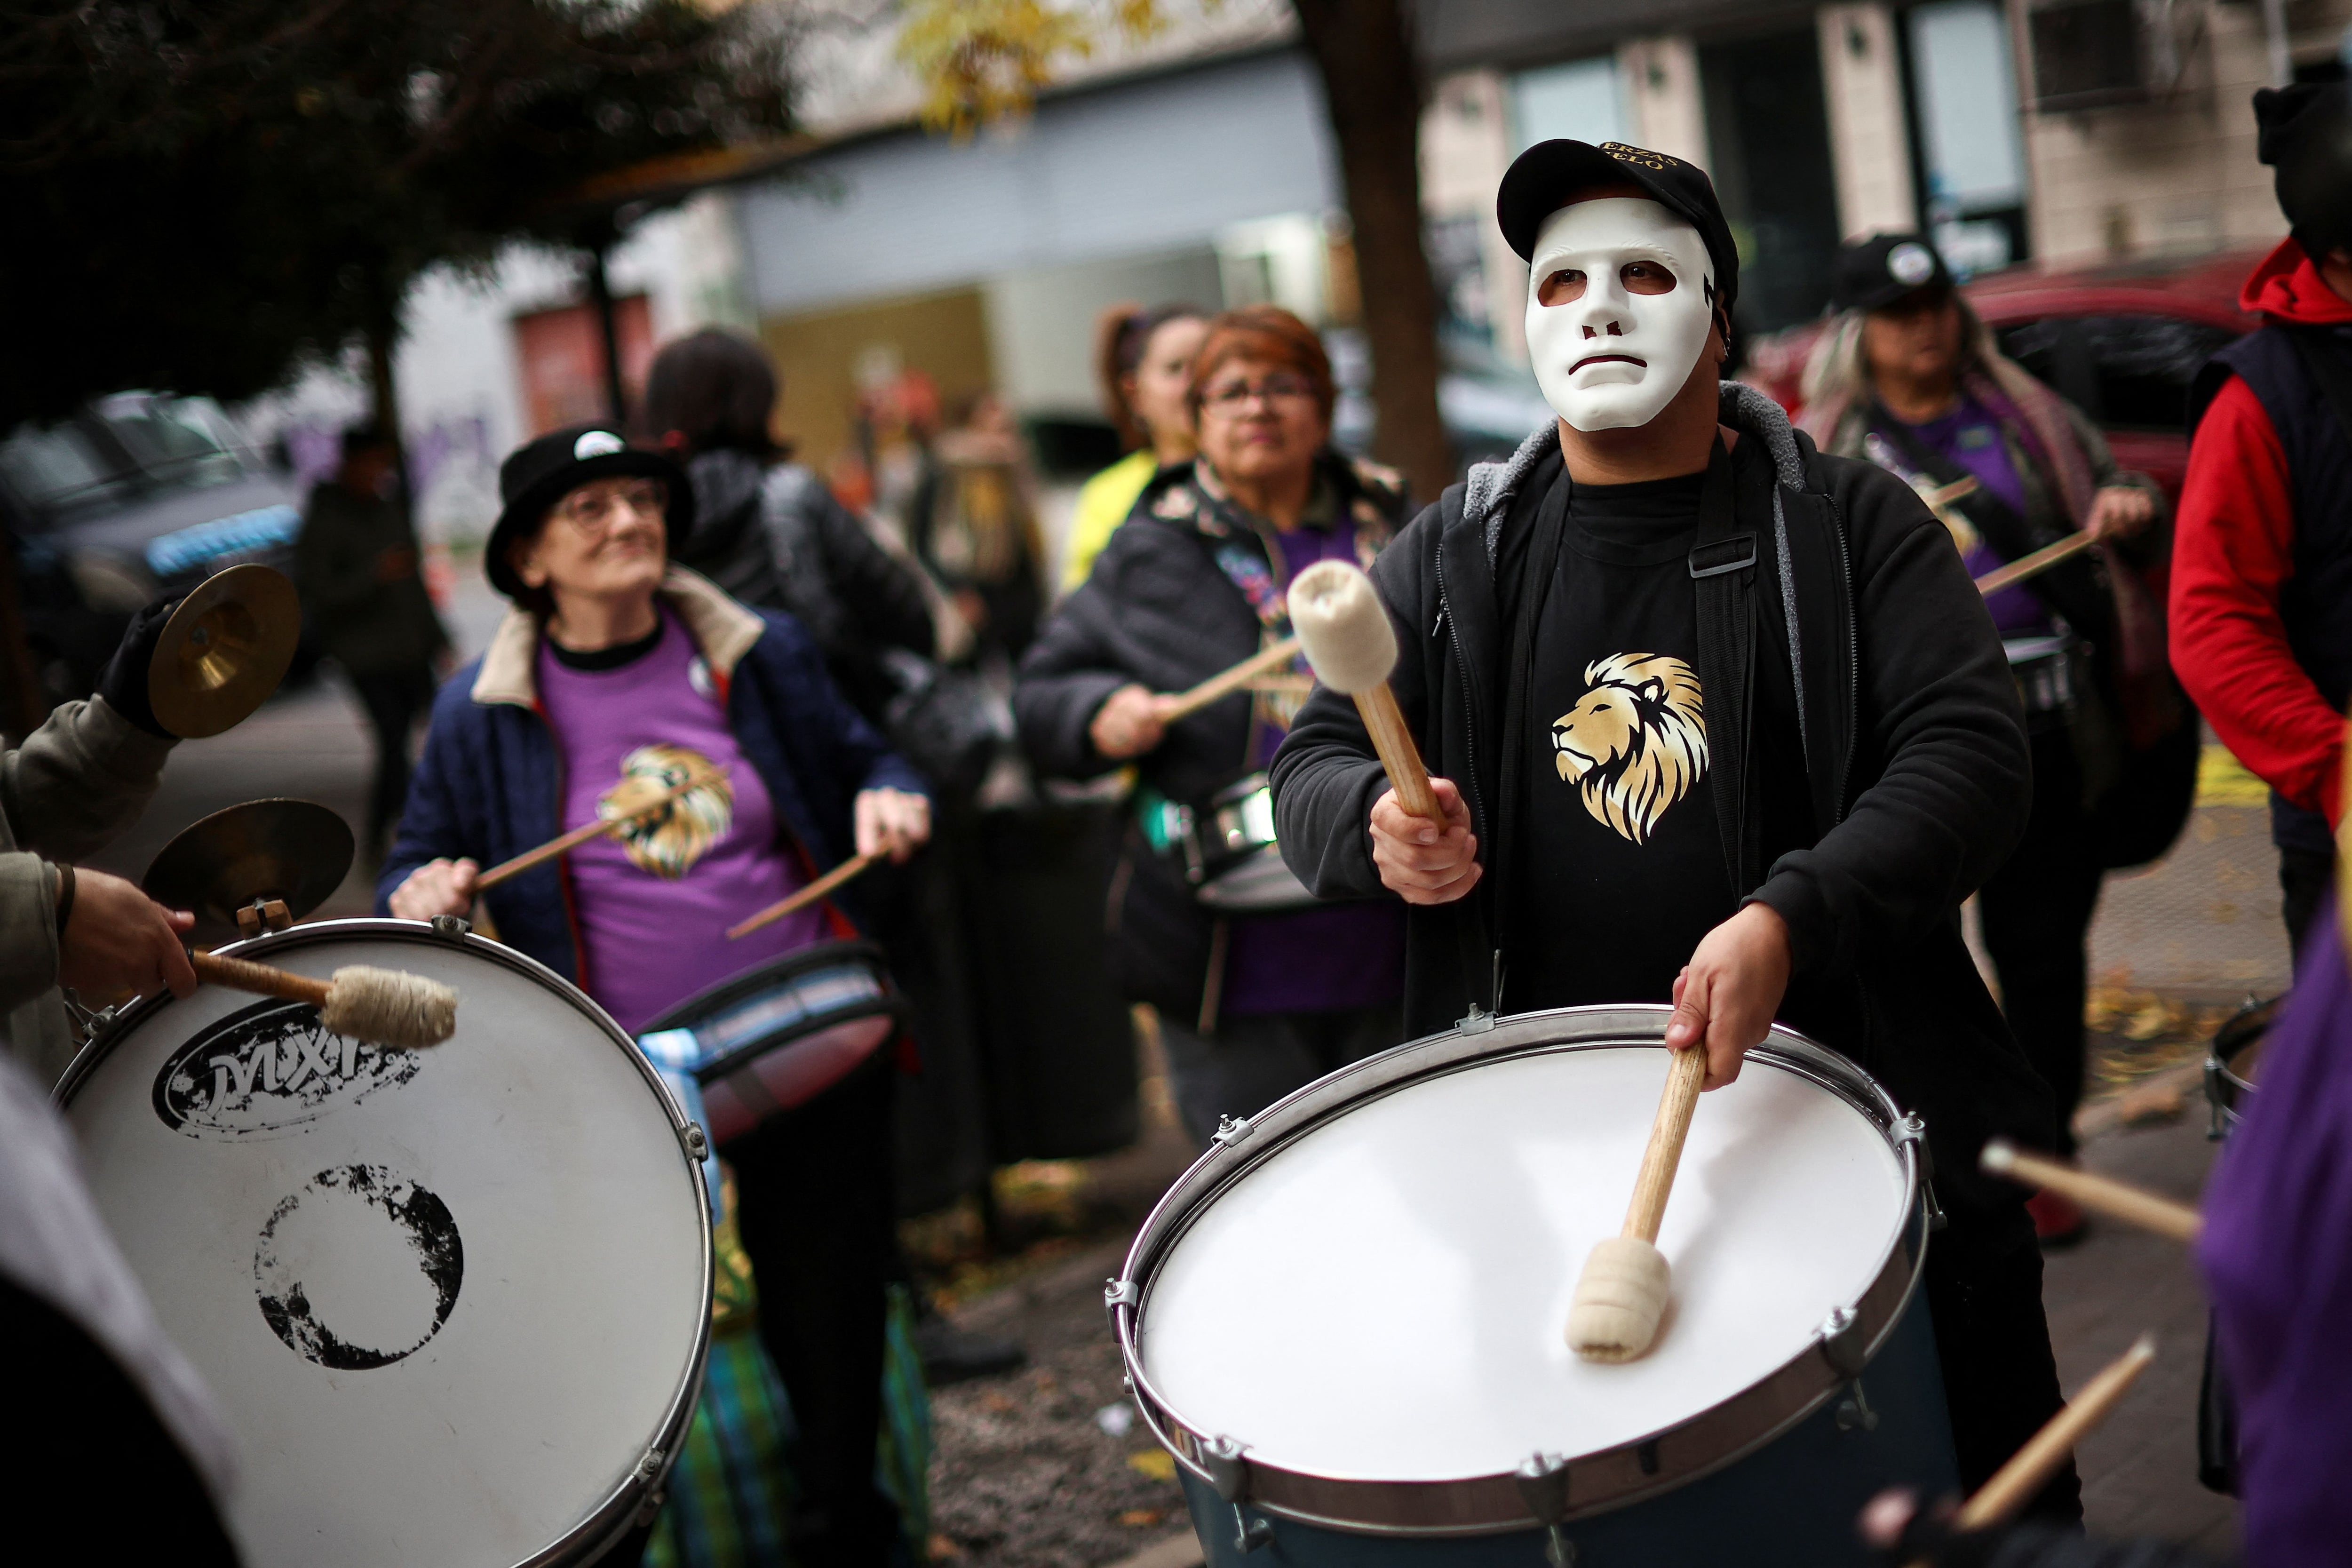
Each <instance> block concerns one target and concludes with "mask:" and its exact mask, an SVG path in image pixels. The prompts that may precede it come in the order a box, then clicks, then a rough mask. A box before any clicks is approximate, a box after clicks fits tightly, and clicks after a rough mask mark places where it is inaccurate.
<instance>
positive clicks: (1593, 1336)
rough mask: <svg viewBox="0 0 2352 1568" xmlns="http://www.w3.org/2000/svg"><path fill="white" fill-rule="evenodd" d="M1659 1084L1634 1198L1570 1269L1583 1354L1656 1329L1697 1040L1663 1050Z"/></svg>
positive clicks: (1625, 1357) (1622, 1347) (1607, 1356)
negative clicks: (1663, 1244)
mask: <svg viewBox="0 0 2352 1568" xmlns="http://www.w3.org/2000/svg"><path fill="white" fill-rule="evenodd" d="M1668 1058H1669V1059H1668V1060H1667V1062H1666V1087H1665V1089H1664V1091H1663V1092H1662V1093H1661V1094H1660V1095H1659V1096H1658V1116H1657V1120H1656V1121H1653V1122H1652V1123H1651V1124H1650V1143H1649V1147H1648V1148H1646V1149H1644V1150H1643V1152H1642V1170H1641V1173H1640V1174H1639V1175H1637V1176H1635V1177H1634V1178H1633V1202H1631V1203H1629V1204H1627V1205H1625V1228H1624V1229H1623V1230H1622V1231H1620V1232H1619V1233H1618V1234H1617V1235H1615V1236H1612V1237H1609V1238H1608V1239H1607V1240H1605V1241H1602V1242H1600V1243H1597V1244H1596V1245H1595V1246H1594V1247H1593V1248H1592V1254H1591V1257H1589V1258H1586V1259H1585V1260H1584V1272H1583V1273H1582V1274H1580V1275H1578V1276H1577V1279H1576V1298H1575V1300H1574V1302H1573V1303H1572V1304H1571V1305H1570V1307H1569V1310H1568V1343H1569V1348H1570V1349H1571V1350H1573V1351H1574V1352H1576V1353H1577V1354H1578V1355H1580V1356H1582V1357H1583V1358H1584V1359H1585V1360H1587V1361H1604V1362H1624V1361H1633V1360H1635V1359H1637V1358H1639V1357H1640V1356H1641V1355H1642V1354H1643V1352H1646V1351H1647V1350H1648V1349H1649V1348H1650V1344H1651V1342H1652V1341H1654V1340H1655V1339H1656V1338H1657V1336H1658V1322H1659V1320H1660V1319H1662V1318H1664V1316H1665V1311H1666V1296H1667V1292H1668V1290H1669V1289H1671V1286H1672V1275H1671V1272H1670V1270H1669V1269H1668V1268H1667V1267H1666V1255H1665V1254H1664V1253H1663V1252H1660V1251H1659V1250H1658V1226H1660V1224H1662V1223H1663V1222H1664V1219H1665V1217H1666V1198H1667V1196H1668V1195H1669V1194H1672V1193H1673V1191H1674V1186H1675V1167H1676V1166H1677V1165H1679V1164H1681V1163H1682V1158H1683V1141H1684V1140H1685V1138H1686V1137H1688V1136H1689V1134H1690V1124H1691V1112H1692V1111H1694V1110H1696V1109H1697V1108H1698V1091H1699V1086H1700V1085H1701V1084H1703V1083H1705V1082H1706V1045H1705V1044H1704V1043H1701V1044H1698V1045H1695V1046H1691V1047H1686V1048H1685V1049H1683V1050H1678V1051H1672V1052H1669V1053H1668Z"/></svg>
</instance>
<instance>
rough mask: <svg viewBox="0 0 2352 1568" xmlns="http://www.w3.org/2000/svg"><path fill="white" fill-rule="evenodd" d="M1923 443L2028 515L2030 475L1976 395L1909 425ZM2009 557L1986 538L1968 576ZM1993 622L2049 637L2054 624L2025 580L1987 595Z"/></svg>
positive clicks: (1972, 555) (2003, 630)
mask: <svg viewBox="0 0 2352 1568" xmlns="http://www.w3.org/2000/svg"><path fill="white" fill-rule="evenodd" d="M1910 430H1911V434H1912V435H1913V436H1915V437H1918V440H1919V443H1920V445H1922V446H1924V447H1927V448H1928V449H1929V450H1931V451H1934V452H1937V453H1940V454H1941V455H1942V456H1943V457H1945V458H1948V459H1949V460H1950V461H1952V462H1954V463H1957V464H1958V465H1959V466H1960V467H1961V468H1966V469H1967V470H1968V471H1969V473H1971V474H1974V475H1975V476H1976V479H1977V483H1979V485H1982V486H1983V487H1984V488H1985V490H1986V492H1987V493H1988V494H1990V495H1991V496H1992V497H1993V498H1994V499H1996V500H1999V501H2000V502H2001V504H2003V505H2004V506H2006V507H2008V508H2009V509H2010V510H2011V511H2013V512H2016V513H2017V514H2018V515H2019V516H2023V515H2024V514H2025V480H2024V479H2022V478H2021V476H2020V475H2019V474H2018V471H2017V466H2016V465H2015V464H2014V463H2012V462H2011V461H2010V458H2009V443H2008V442H2006V441H2004V440H2002V439H2001V437H2000V421H1999V420H1997V419H1995V418H1994V417H1993V416H1992V415H1991V414H1990V412H1989V411H1988V410H1987V409H1986V408H1985V406H1984V405H1983V404H1981V403H1979V402H1978V401H1977V400H1976V399H1975V398H1973V397H1969V396H1967V395H1962V396H1961V398H1960V405H1959V406H1958V408H1955V409H1953V410H1952V411H1951V412H1950V413H1949V414H1947V415H1945V416H1943V417H1942V418H1940V419H1930V420H1928V421H1927V423H1926V424H1924V425H1914V426H1910ZM2006 560H2007V557H2005V556H2003V555H2001V554H2000V553H1999V552H1997V551H1995V550H1994V549H1993V548H1992V546H1990V545H1989V544H1987V543H1986V542H1984V541H1983V540H1981V539H1979V540H1978V541H1977V543H1976V548H1974V549H1973V550H1970V551H1969V553H1968V567H1969V576H1971V577H1981V576H1983V575H1984V574H1986V573H1988V572H1990V571H1992V570H1994V569H1995V568H1996V567H1999V566H2000V565H2002V564H2003V563H2005V562H2006ZM1985 608H1986V609H1987V610H1989V611H1990V612H1991V613H1992V624H1993V625H1994V626H1998V627H1999V628H2000V635H2001V636H2003V637H2047V636H2049V635H2050V634H2051V633H2052V632H2053V630H2055V629H2056V628H2054V627H2053V626H2051V624H2050V612H2049V611H2048V610H2046V609H2044V608H2043V607H2042V601H2041V600H2040V599H2037V598H2035V597H2034V596H2033V594H2032V590H2031V589H2028V588H2026V587H2024V586H2022V585H2019V586H2017V587H2011V588H2003V589H2002V590H2001V591H2000V593H1998V594H1994V595H1991V596H1990V597H1989V598H1987V599H1986V600H1985Z"/></svg>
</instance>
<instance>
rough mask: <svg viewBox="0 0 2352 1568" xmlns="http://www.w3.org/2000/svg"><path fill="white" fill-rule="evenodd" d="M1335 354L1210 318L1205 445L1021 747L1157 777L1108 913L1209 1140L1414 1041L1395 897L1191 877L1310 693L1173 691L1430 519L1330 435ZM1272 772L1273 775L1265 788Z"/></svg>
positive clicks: (1259, 311)
mask: <svg viewBox="0 0 2352 1568" xmlns="http://www.w3.org/2000/svg"><path fill="white" fill-rule="evenodd" d="M1332 401H1333V388H1332V380H1331V364H1330V361H1329V359H1328V357H1326V355H1325V353H1324V350H1323V345H1322V343H1321V342H1320V341H1319V340H1318V338H1317V337H1316V335H1315V332H1314V330H1313V329H1312V328H1310V327H1308V326H1307V324H1306V323H1305V322H1303V321H1300V320H1298V318H1297V317H1296V316H1294V315H1292V314H1291V313H1290V312H1289V311H1287V310H1279V309H1276V308H1275V307H1272V306H1259V307H1255V308H1253V309H1250V310H1238V311H1233V312H1230V313H1228V314H1225V315H1223V316H1220V317H1218V318H1217V319H1216V320H1215V321H1213V322H1211V323H1210V325H1209V328H1208V331H1207V334H1206V337H1205V339H1204V341H1203V342H1202V346H1201V349H1200V351H1199V354H1198V356H1197V358H1196V359H1195V360H1194V361H1193V365H1192V386H1191V389H1190V392H1189V394H1188V402H1189V405H1190V407H1191V409H1192V414H1193V416H1194V418H1195V420H1196V428H1197V429H1198V431H1199V434H1200V444H1201V449H1200V454H1199V456H1198V457H1196V458H1192V460H1191V461H1188V462H1182V463H1178V464H1176V465H1174V466H1173V467H1171V468H1164V469H1162V470H1160V473H1159V474H1158V475H1157V476H1156V477H1155V478H1154V479H1152V481H1151V483H1150V486H1149V487H1148V488H1146V489H1145V490H1144V492H1143V494H1142V496H1141V498H1140V499H1139V500H1138V501H1137V503H1136V506H1135V510H1134V511H1133V514H1132V516H1131V517H1130V519H1129V521H1128V522H1127V523H1126V524H1125V525H1123V526H1122V527H1120V528H1119V529H1118V531H1117V532H1115V533H1113V534H1112V535H1111V537H1110V542H1109V543H1108V545H1107V546H1106V547H1105V548H1104V550H1103V552H1102V555H1101V557H1100V558H1099V559H1098V560H1097V563H1096V564H1095V569H1094V571H1093V572H1092V573H1091V574H1089V575H1088V577H1087V580H1086V582H1085V584H1083V585H1082V586H1080V587H1079V588H1078V590H1077V591H1076V593H1074V594H1072V595H1070V596H1069V597H1068V598H1067V599H1066V600H1065V601H1063V604H1062V605H1061V608H1060V609H1059V610H1058V611H1056V612H1055V616H1054V617H1053V619H1052V620H1051V621H1050V622H1049V623H1048V624H1047V625H1046V626H1045V630H1044V631H1043V633H1042V634H1041V635H1040V636H1039V637H1038V640H1037V642H1036V645H1035V646H1034V647H1032V648H1031V649H1030V651H1029V654H1028V657H1027V658H1024V660H1023V661H1022V668H1021V684H1020V687H1019V689H1018V690H1017V692H1016V694H1015V697H1014V710H1015V713H1016V716H1017V717H1018V719H1019V721H1020V726H1021V734H1022V739H1023V741H1024V742H1025V743H1026V745H1027V746H1028V748H1029V752H1030V754H1031V755H1032V756H1033V757H1034V759H1036V761H1037V763H1038V765H1039V766H1040V767H1041V768H1043V769H1044V770H1045V771H1046V772H1049V773H1058V774H1062V775H1065V776H1068V777H1074V778H1086V777H1091V776H1094V775H1097V774H1100V773H1107V772H1108V771H1110V770H1111V769H1113V768H1115V767H1118V765H1120V764H1121V763H1127V762H1130V761H1132V762H1133V763H1136V765H1137V766H1138V768H1139V771H1140V773H1141V777H1142V787H1141V788H1140V789H1139V791H1138V793H1137V796H1136V805H1137V816H1138V822H1137V825H1136V826H1135V827H1133V828H1132V829H1130V830H1129V833H1128V835H1127V841H1126V845H1125V847H1124V851H1123V864H1122V867H1121V870H1120V874H1119V876H1118V879H1116V880H1115V882H1114V884H1113V885H1114V887H1116V888H1118V889H1121V892H1120V893H1119V895H1118V901H1117V903H1116V904H1115V906H1114V908H1113V909H1112V910H1111V920H1112V922H1113V925H1114V928H1115V939H1114V940H1115V942H1116V952H1117V960H1118V966H1119V969H1120V973H1121V978H1122V980H1123V981H1124V983H1125V984H1126V986H1127V988H1128V991H1129V995H1130V996H1131V997H1132V998H1133V999H1134V1000H1137V1001H1140V1002H1149V1003H1151V1004H1152V1005H1154V1006H1155V1007H1157V1008H1158V1009H1159V1012H1160V1037H1161V1040H1162V1042H1163V1045H1164V1047H1165V1049H1166V1052H1167V1057H1168V1068H1169V1072H1170V1075H1171V1079H1173V1082H1174V1089H1175V1097H1176V1103H1177V1109H1178V1110H1179V1112H1180V1113H1181V1116H1182V1118H1183V1121H1184V1125H1185V1127H1186V1129H1187V1130H1188V1131H1190V1132H1191V1133H1192V1137H1193V1139H1194V1141H1195V1142H1202V1143H1205V1142H1207V1141H1208V1139H1209V1137H1210V1135H1211V1134H1212V1133H1213V1132H1214V1131H1216V1127H1217V1121H1218V1118H1219V1117H1220V1116H1221V1115H1226V1114H1231V1115H1234V1116H1247V1115H1253V1114H1255V1112H1257V1111H1258V1110H1262V1109H1264V1108H1265V1106H1266V1105H1267V1104H1269V1103H1271V1102H1272V1101H1273V1100H1277V1099H1279V1098H1281V1097H1282V1096H1283V1095H1285V1094H1287V1093H1288V1092H1289V1091H1290V1090H1292V1089H1297V1088H1298V1087H1299V1086H1300V1085H1302V1084H1305V1083H1307V1082H1310V1081H1311V1080H1313V1079H1317V1078H1319V1077H1321V1076H1322V1075H1323V1074H1324V1073H1327V1072H1328V1071H1330V1070H1332V1069H1333V1068H1337V1067H1339V1066H1341V1065H1343V1064H1344V1063H1347V1062H1350V1061H1354V1060H1356V1059H1357V1058H1360V1057H1365V1056H1369V1055H1370V1054H1371V1053H1372V1052H1374V1051H1378V1050H1381V1049H1384V1048H1386V1047H1390V1046H1392V1045H1395V1044H1396V1043H1397V1041H1398V1039H1399V1037H1400V1029H1401V1022H1400V1017H1401V1016H1400V1013H1399V1001H1400V998H1401V997H1402V985H1403V954H1404V910H1403V908H1402V905H1400V904H1398V903H1396V902H1395V901H1394V900H1381V901H1374V902H1364V903H1338V904H1318V903H1316V902H1315V901H1314V900H1313V899H1312V898H1311V897H1309V896H1308V895H1307V893H1306V892H1305V889H1297V902H1296V903H1295V904H1294V905H1293V906H1292V907H1290V908H1287V909H1286V910H1283V911H1282V912H1276V913H1262V914H1259V913H1223V912H1220V911H1219V910H1217V909H1213V908H1211V907H1209V906H1207V905H1204V904H1202V902H1201V901H1200V900H1198V899H1197V898H1196V897H1195V892H1194V887H1193V885H1192V880H1191V879H1190V877H1189V875H1188V858H1189V853H1191V852H1197V851H1198V850H1200V849H1201V847H1202V846H1201V845H1200V844H1199V843H1198V841H1197V840H1194V841H1193V842H1192V843H1191V844H1190V845H1189V847H1188V844H1187V842H1186V839H1185V835H1184V834H1183V833H1182V832H1181V830H1178V831H1176V832H1173V833H1171V832H1170V831H1169V830H1168V828H1167V826H1166V825H1167V824H1169V823H1170V822H1171V821H1179V822H1181V821H1184V820H1190V821H1192V822H1193V823H1195V824H1200V825H1203V826H1205V825H1206V824H1207V823H1208V822H1209V821H1210V819H1211V816H1212V805H1211V802H1212V797H1213V796H1215V795H1218V794H1219V793H1220V792H1222V791H1223V790H1225V789H1227V788H1228V786H1232V785H1234V784H1239V783H1241V782H1243V781H1244V780H1246V779H1248V778H1250V777H1251V775H1254V774H1257V773H1262V772H1263V771H1264V770H1265V766H1266V764H1267V763H1268V762H1269V761H1271V760H1272V758H1273V755H1274V752H1275V748H1276V746H1277V745H1279V744H1280V743H1281V741H1282V738H1283V736H1284V734H1285V733H1286V732H1287V731H1288V729H1289V725H1290V721H1291V718H1292V716H1293V715H1294V714H1295V713H1296V712H1297V704H1298V700H1299V697H1300V695H1301V693H1300V692H1298V691H1296V690H1291V691H1283V690H1274V691H1265V692H1260V693H1257V694H1255V695H1253V694H1251V693H1247V692H1237V693H1235V694H1234V695H1233V696H1230V697H1227V698H1225V699H1224V700H1222V701H1220V702H1217V703H1214V704H1213V705H1212V706H1210V707H1208V708H1205V709H1203V710H1201V711H1200V712H1198V713H1194V714H1192V715H1191V716H1189V717H1186V718H1181V719H1178V720H1175V721H1170V720H1169V719H1168V717H1167V708H1168V704H1169V699H1168V698H1167V697H1166V696H1164V695H1160V694H1161V693H1167V692H1174V691H1181V690H1182V689H1185V688H1186V687H1189V686H1192V685H1194V684H1195V683H1197V682H1199V681H1201V680H1202V679H1205V678H1207V677H1208V676H1211V675H1213V674H1215V673H1216V672H1218V671H1219V670H1222V669H1224V668H1228V667H1229V666H1231V665H1234V664H1236V663H1238V662H1240V661H1241V660H1243V659H1244V658H1248V657H1249V656H1250V655H1252V654H1254V653H1255V652H1257V651H1258V650H1259V649H1260V648H1261V647H1265V646H1267V645H1268V644H1271V643H1274V642H1276V641H1279V640H1280V639H1282V638H1283V637H1287V636H1288V635H1289V630H1290V626H1289V612H1288V609H1287V606H1286V603H1285V595H1286V592H1287V590H1288V588H1289V584H1290V580H1291V578H1292V577H1293V576H1295V575H1296V574H1297V573H1298V572H1300V571H1301V570H1303V569H1304V568H1305V567H1307V565H1309V564H1310V563H1314V562H1317V561H1326V560H1335V559H1336V560H1342V561H1350V562H1354V563H1359V564H1362V565H1369V564H1370V563H1371V561H1372V558H1373V557H1374V556H1375V555H1376V554H1377V553H1378V552H1379V551H1380V550H1381V547H1382V546H1383V545H1385V544H1386V543H1387V542H1389V540H1390V538H1391V536H1392V535H1393V534H1394V533H1395V531H1396V530H1397V529H1398V528H1400V527H1401V526H1402V524H1403V521H1404V520H1405V519H1406V518H1407V517H1408V516H1410V515H1411V513H1410V511H1409V510H1408V501H1407V499H1406V496H1405V493H1404V489H1403V485H1402V480H1401V479H1399V478H1398V477H1397V476H1396V475H1395V474H1393V473H1391V472H1389V471H1388V470H1385V469H1381V468H1375V467H1373V466H1372V465H1370V464H1367V463H1359V462H1352V461H1350V460H1349V458H1346V457H1344V456H1342V455H1341V454H1340V453H1339V452H1338V451H1336V450H1334V449H1333V448H1332V447H1331V445H1330V435H1331V405H1332ZM1260 783H1261V784H1262V783H1263V781H1260Z"/></svg>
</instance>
